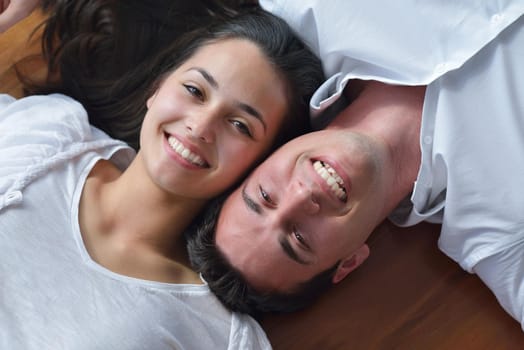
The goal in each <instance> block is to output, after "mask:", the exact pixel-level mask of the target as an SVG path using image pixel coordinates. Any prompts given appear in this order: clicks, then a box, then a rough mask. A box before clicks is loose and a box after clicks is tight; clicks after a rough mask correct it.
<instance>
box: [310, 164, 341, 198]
mask: <svg viewBox="0 0 524 350" xmlns="http://www.w3.org/2000/svg"><path fill="white" fill-rule="evenodd" d="M313 168H314V169H315V171H316V172H317V173H318V174H319V175H320V177H321V178H323V179H324V180H325V181H326V183H327V184H328V186H329V187H330V188H331V191H332V192H333V193H334V194H335V196H337V198H338V199H340V200H341V201H346V200H347V193H346V189H345V188H344V180H342V178H341V177H340V175H338V174H337V172H336V171H335V169H333V168H332V167H331V166H330V165H329V164H326V163H324V162H321V161H319V160H317V161H315V162H314V163H313Z"/></svg>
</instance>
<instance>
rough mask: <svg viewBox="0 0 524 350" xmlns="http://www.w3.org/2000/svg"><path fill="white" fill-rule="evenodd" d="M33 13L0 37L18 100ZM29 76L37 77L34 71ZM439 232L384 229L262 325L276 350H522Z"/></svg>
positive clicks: (2, 87) (512, 325)
mask: <svg viewBox="0 0 524 350" xmlns="http://www.w3.org/2000/svg"><path fill="white" fill-rule="evenodd" d="M40 18H41V17H39V16H38V15H33V16H32V17H31V18H29V19H27V20H26V21H24V22H23V23H22V24H21V25H18V26H16V27H14V28H13V29H11V30H10V31H8V32H6V33H4V34H0V53H1V54H0V92H8V93H10V94H12V95H14V96H21V94H22V92H21V89H20V86H19V83H18V82H17V81H16V76H15V75H14V72H13V71H12V70H11V69H9V66H10V65H11V64H12V62H14V61H15V60H16V59H17V58H19V57H21V55H24V54H26V53H27V52H37V51H38V48H39V46H38V42H37V41H33V42H32V43H30V44H29V45H28V44H27V35H28V34H29V32H30V30H31V28H33V27H34V26H35V25H36V24H37V23H38V22H39V20H40ZM33 69H34V74H42V67H41V66H38V65H35V66H34V68H33ZM438 231H439V227H438V226H436V225H429V224H421V225H418V226H415V227H412V228H409V229H399V228H396V227H394V226H393V225H391V224H389V223H384V224H383V225H382V226H380V227H379V228H378V229H377V230H376V232H375V233H374V234H373V236H372V239H371V256H370V258H369V259H368V261H367V262H366V263H365V264H364V265H363V266H362V267H361V268H359V269H358V270H357V271H355V272H354V273H352V275H351V276H350V278H348V279H346V280H345V281H344V282H343V283H342V284H340V285H337V286H336V287H335V288H334V289H332V290H331V291H329V292H328V293H327V294H326V295H324V296H323V297H322V298H321V299H320V300H319V302H318V303H316V304H315V305H313V306H312V307H311V308H309V309H308V310H306V311H303V312H300V313H295V314H290V315H280V316H274V315H272V316H266V317H265V318H264V319H263V320H262V325H263V327H264V328H265V330H266V332H267V334H268V336H269V339H270V340H271V342H272V344H273V346H274V349H275V350H288V349H289V350H294V349H301V350H307V349H312V350H313V349H314V350H319V349H322V350H329V349H336V350H338V349H357V350H360V349H386V350H389V349H415V350H418V349H424V350H430V349H439V350H446V349H452V350H455V349H475V350H476V349H479V350H480V349H486V350H494V349H501V350H512V349H524V333H523V332H522V331H521V328H520V325H519V324H518V323H517V322H516V321H514V320H513V319H512V318H511V317H510V316H508V315H507V314H506V313H505V312H504V311H503V310H502V308H501V307H500V306H499V305H498V303H497V301H496V300H495V298H494V297H493V295H492V294H491V292H490V291H489V290H488V289H487V288H486V287H485V286H484V285H483V284H482V283H481V282H480V280H479V279H478V278H477V277H476V276H474V275H470V274H468V273H466V272H464V271H463V270H461V268H460V267H459V266H458V265H457V264H455V263H454V262H452V261H451V260H450V259H448V258H447V257H446V256H444V254H442V253H441V252H439V250H438V249H437V244H436V242H437V238H438Z"/></svg>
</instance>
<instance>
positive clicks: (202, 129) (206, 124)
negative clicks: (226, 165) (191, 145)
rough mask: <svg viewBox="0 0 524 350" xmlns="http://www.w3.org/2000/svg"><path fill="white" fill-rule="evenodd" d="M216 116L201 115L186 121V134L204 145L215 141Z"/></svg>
mask: <svg viewBox="0 0 524 350" xmlns="http://www.w3.org/2000/svg"><path fill="white" fill-rule="evenodd" d="M214 119H215V118H214V116H212V115H208V114H206V113H199V114H197V115H195V116H192V117H189V118H187V119H186V132H187V134H188V136H189V137H191V138H193V139H195V140H198V141H200V142H204V143H213V142H214V141H215V133H214V127H215V126H214V125H213V124H214Z"/></svg>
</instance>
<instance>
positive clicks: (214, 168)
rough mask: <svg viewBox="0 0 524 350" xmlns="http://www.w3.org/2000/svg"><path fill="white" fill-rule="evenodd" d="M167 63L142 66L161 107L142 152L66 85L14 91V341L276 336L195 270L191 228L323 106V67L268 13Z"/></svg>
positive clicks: (189, 341) (5, 165) (8, 201)
mask: <svg viewBox="0 0 524 350" xmlns="http://www.w3.org/2000/svg"><path fill="white" fill-rule="evenodd" d="M63 55H64V56H63V57H61V58H60V59H62V60H64V59H65V58H66V57H74V54H71V52H69V51H63ZM151 66H152V67H154V68H155V69H154V70H153V71H147V72H142V71H141V69H143V67H140V69H136V70H133V71H132V72H133V73H135V74H143V75H144V76H147V77H149V76H151V77H154V79H153V78H150V79H146V82H140V83H139V84H136V86H135V87H144V90H143V91H141V92H137V93H135V94H133V95H132V98H134V99H136V100H137V101H141V102H142V103H143V104H144V106H145V107H144V109H146V110H147V111H146V113H145V118H144V120H143V124H142V127H141V132H140V150H139V151H138V153H137V154H136V156H135V154H134V151H133V149H132V148H130V147H129V146H128V145H127V144H125V143H123V142H121V141H117V140H115V139H112V138H110V137H108V136H107V134H105V133H104V132H102V131H101V130H100V129H97V128H95V127H93V126H90V125H89V123H88V120H87V115H86V112H85V110H84V109H83V108H82V106H81V105H80V104H79V103H77V102H76V101H74V100H72V99H71V98H69V97H66V96H65V95H62V94H54V95H46V96H30V97H27V98H24V99H20V100H14V99H12V98H10V97H9V96H5V95H4V96H2V97H1V98H0V135H2V137H1V138H0V249H1V250H2V252H3V253H2V255H1V257H0V278H1V280H2V287H1V294H2V298H1V299H0V302H1V305H0V307H1V309H2V313H1V317H0V339H1V341H0V344H1V345H2V346H1V347H2V348H24V349H43V348H50V349H51V348H52V349H57V348H63V349H84V348H85V349H93V348H101V349H138V348H140V349H141V348H151V349H165V348H167V349H170V348H176V349H200V348H201V349H209V348H213V349H215V348H217V349H220V348H235V349H237V348H249V349H253V348H268V347H270V345H269V343H268V341H267V339H266V338H265V336H264V334H263V332H262V330H261V329H260V327H259V326H258V325H257V324H256V322H255V321H253V320H252V319H250V318H249V317H247V316H242V315H238V314H231V313H230V312H229V311H227V310H226V309H225V308H224V307H223V306H222V304H221V303H220V302H219V301H218V300H217V299H216V298H215V297H214V296H213V295H212V293H211V292H210V291H209V288H208V287H207V285H206V284H205V282H204V281H202V280H201V279H200V278H199V276H198V275H197V274H196V273H195V272H193V271H192V270H191V268H190V267H189V265H188V262H187V257H186V251H185V242H184V241H183V239H182V236H181V233H182V232H183V230H184V229H185V227H186V226H187V224H189V223H190V222H191V220H192V219H193V218H194V216H195V215H196V214H197V213H198V212H199V211H200V209H201V208H202V207H203V206H204V205H205V203H206V201H207V200H208V199H210V198H212V197H214V196H216V195H217V194H219V193H221V192H222V191H224V190H226V189H227V188H229V187H230V186H232V185H233V184H235V182H236V181H237V180H238V179H239V178H240V177H241V176H242V175H243V174H244V173H245V172H246V171H247V170H248V169H249V168H250V167H251V166H252V165H253V164H254V163H255V162H256V161H258V160H259V159H260V158H261V157H262V156H263V155H264V154H266V153H267V152H268V151H269V150H270V149H271V148H272V145H273V144H274V142H275V141H276V140H279V139H281V138H283V137H282V135H283V133H282V132H280V131H279V130H282V128H285V127H286V126H285V125H286V124H288V127H289V122H290V121H291V120H292V119H291V118H290V117H291V116H298V115H302V116H303V117H304V118H305V119H306V118H307V101H308V99H309V95H310V94H311V93H312V92H313V91H314V88H315V86H316V85H317V84H318V83H320V82H321V79H322V74H321V68H320V64H319V62H318V60H317V59H316V58H315V57H314V56H313V55H312V54H311V53H310V51H309V50H307V48H306V47H304V45H303V44H302V43H301V42H300V41H299V40H298V39H297V38H296V37H295V36H294V35H293V33H292V32H291V31H290V29H289V27H288V26H287V25H286V24H285V23H284V22H283V21H281V20H279V19H278V18H276V17H274V16H272V15H269V14H267V13H265V12H259V11H254V12H249V13H246V14H242V15H237V16H233V17H232V18H231V19H230V20H228V21H225V22H222V21H221V22H219V23H217V24H214V25H212V26H210V27H208V28H205V29H200V30H197V31H196V32H191V33H190V34H188V35H187V36H184V40H183V44H182V45H180V44H177V45H173V46H170V47H168V48H167V49H166V50H164V51H163V52H162V53H161V54H160V55H159V57H158V59H156V60H155V64H152V65H151ZM139 80H140V79H137V81H139ZM148 82H151V83H152V85H151V86H150V87H149V86H148V84H147V83H148ZM119 88H120V87H118V86H117V87H115V90H116V91H118V90H119ZM104 92H105V93H109V94H112V91H101V92H100V94H103V93H104ZM112 96H113V98H114V96H118V94H116V95H112ZM141 98H143V99H142V100H140V99H141ZM92 101H94V100H92ZM116 102H121V101H118V100H117V101H116ZM116 104H117V105H118V103H116ZM292 122H293V121H292Z"/></svg>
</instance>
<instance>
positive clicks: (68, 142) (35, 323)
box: [0, 95, 271, 350]
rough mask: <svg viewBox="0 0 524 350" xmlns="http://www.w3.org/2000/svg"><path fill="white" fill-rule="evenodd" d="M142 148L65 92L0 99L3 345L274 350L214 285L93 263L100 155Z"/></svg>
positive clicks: (117, 158) (122, 155) (126, 155)
mask: <svg viewBox="0 0 524 350" xmlns="http://www.w3.org/2000/svg"><path fill="white" fill-rule="evenodd" d="M134 154H135V153H134V151H133V150H132V149H131V148H130V147H128V146H127V145H125V144H124V143H123V142H120V141H116V140H113V139H111V138H109V137H108V136H107V135H106V134H104V133H103V132H101V131H100V130H98V129H96V128H94V127H92V126H90V125H89V124H88V120H87V115H86V113H85V110H84V109H83V108H82V106H81V105H80V104H78V103H77V102H75V101H73V100H72V99H70V98H68V97H66V96H63V95H50V96H33V97H28V98H24V99H20V100H15V99H13V98H11V97H9V96H7V95H0V281H1V284H0V348H1V349H24V350H25V349H39V350H40V349H53V350H56V349H67V350H69V349H75V350H77V349H78V350H81V349H89V350H93V349H101V350H107V349H117V350H125V349H178V350H180V349H191V350H193V349H206V350H207V349H270V348H271V346H270V344H269V342H268V340H267V338H266V336H265V334H264V332H263V331H262V329H261V327H260V326H259V325H258V323H257V322H256V321H255V320H253V319H252V318H250V317H249V316H245V315H240V314H236V313H231V312H229V311H228V310H226V309H225V308H224V307H223V306H222V305H221V304H220V302H219V301H218V300H217V299H216V297H215V296H214V295H213V294H212V293H211V292H210V290H209V288H208V286H207V285H205V284H203V285H187V284H170V283H161V282H154V281H145V280H141V279H137V278H131V277H127V276H122V275H119V274H117V273H114V272H112V271H110V270H108V269H106V268H104V267H102V266H100V265H98V264H97V263H96V262H95V261H93V260H92V259H91V258H90V256H89V254H88V252H87V251H86V249H85V246H84V244H83V241H82V237H81V234H80V230H79V225H78V203H79V198H80V194H81V191H82V187H83V184H84V182H85V179H86V177H87V175H88V173H89V172H90V170H91V168H92V167H93V165H94V164H95V163H96V161H97V160H99V159H101V158H103V159H111V161H113V162H114V163H115V164H116V165H117V166H119V167H120V168H125V167H126V166H127V165H128V164H129V163H130V161H131V160H132V159H133V157H134Z"/></svg>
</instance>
